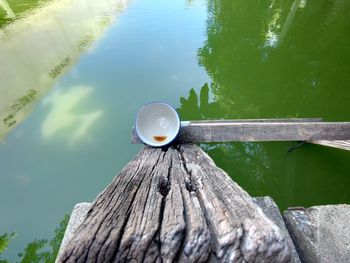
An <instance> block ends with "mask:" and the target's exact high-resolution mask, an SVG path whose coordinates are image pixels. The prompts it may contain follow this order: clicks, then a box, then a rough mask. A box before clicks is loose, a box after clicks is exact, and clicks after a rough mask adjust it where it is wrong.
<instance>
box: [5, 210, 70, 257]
mask: <svg viewBox="0 0 350 263" xmlns="http://www.w3.org/2000/svg"><path fill="white" fill-rule="evenodd" d="M68 221H69V215H65V216H64V217H63V219H62V221H61V222H60V223H59V225H58V226H57V227H56V229H55V235H54V237H53V238H52V239H51V240H47V239H34V240H33V241H31V242H30V243H28V244H27V245H26V247H25V248H24V250H23V251H22V252H20V253H18V257H19V258H20V262H22V263H25V262H30V263H33V262H45V263H54V262H55V261H56V257H57V254H58V251H59V249H60V246H61V242H62V239H63V236H64V232H65V230H66V228H67V225H68ZM17 235H18V234H16V233H11V234H7V233H5V234H2V235H0V262H1V263H8V262H11V261H8V260H6V259H5V258H3V257H2V254H3V252H4V251H5V250H6V249H7V248H8V247H9V246H11V242H12V240H13V239H15V238H16V237H17Z"/></svg>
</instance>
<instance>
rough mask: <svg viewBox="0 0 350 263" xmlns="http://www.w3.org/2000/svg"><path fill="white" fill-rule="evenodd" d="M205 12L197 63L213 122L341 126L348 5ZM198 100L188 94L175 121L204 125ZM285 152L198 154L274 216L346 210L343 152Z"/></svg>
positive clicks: (245, 6) (218, 4) (237, 6)
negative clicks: (302, 120) (326, 207)
mask: <svg viewBox="0 0 350 263" xmlns="http://www.w3.org/2000/svg"><path fill="white" fill-rule="evenodd" d="M208 6H209V8H208V10H209V17H208V20H207V40H206V42H205V44H204V46H203V47H202V48H200V49H199V51H198V58H199V62H200V64H201V65H202V66H203V67H204V68H205V69H206V70H207V73H208V74H209V75H210V77H211V79H212V83H211V84H210V90H211V92H212V93H213V96H214V101H215V102H216V103H217V104H218V108H220V109H221V112H217V114H219V115H220V114H221V116H220V117H222V118H232V119H239V118H246V119H249V118H284V117H323V118H324V119H325V120H332V121H341V120H343V121H348V120H349V111H348V105H347V104H348V102H349V101H350V90H349V88H348V83H350V71H349V67H348V65H349V64H350V56H349V54H350V35H349V28H350V20H349V19H348V17H349V15H350V4H349V2H348V1H344V0H336V1H331V2H329V1H326V0H321V1H308V2H306V1H302V0H289V1H282V0H281V1H279V0H272V1H254V2H253V1H244V0H237V1H229V0H210V1H209V2H208ZM197 100H198V96H197V95H196V94H194V93H193V91H191V92H190V96H189V98H188V99H181V103H182V105H183V106H181V108H186V109H187V110H186V111H182V112H181V108H180V113H181V114H182V116H184V117H186V114H188V116H189V118H192V117H195V118H203V116H204V117H205V115H206V114H203V113H202V112H201V111H202V110H201V108H200V107H197V106H196V105H197V103H198V102H197ZM187 104H189V105H187ZM211 114H214V113H213V112H212V113H211ZM205 118H206V117H205ZM292 145H293V144H292V143H283V142H281V143H232V144H203V145H202V147H203V148H205V149H206V150H207V151H208V153H209V154H210V155H211V157H213V158H214V160H215V162H216V163H217V164H218V165H219V166H220V167H222V168H223V169H224V170H226V171H228V173H229V174H231V176H232V177H233V178H234V179H235V180H236V181H237V182H239V184H241V185H242V186H243V187H244V188H245V189H247V190H248V191H249V192H250V193H251V194H252V195H271V196H273V197H274V198H275V199H276V201H277V202H278V204H279V205H280V207H281V209H284V208H286V207H287V206H292V205H305V206H310V205H315V204H326V203H334V202H339V203H342V202H347V201H348V202H349V201H350V195H349V194H348V191H347V190H346V188H347V187H349V186H350V181H349V180H348V179H347V178H346V175H347V174H348V170H349V168H350V167H349V161H350V156H349V155H348V153H347V152H342V151H337V150H332V149H327V148H322V147H315V146H312V145H304V146H302V147H300V148H298V149H297V150H295V151H293V152H291V153H289V154H288V149H289V147H291V146H292ZM325 160H327V161H326V162H325ZM306 178H307V179H306Z"/></svg>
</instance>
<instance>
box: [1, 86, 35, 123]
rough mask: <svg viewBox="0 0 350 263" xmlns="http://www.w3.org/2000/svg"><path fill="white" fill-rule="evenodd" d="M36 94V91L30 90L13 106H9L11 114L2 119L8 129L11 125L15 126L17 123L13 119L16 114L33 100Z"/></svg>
mask: <svg viewBox="0 0 350 263" xmlns="http://www.w3.org/2000/svg"><path fill="white" fill-rule="evenodd" d="M36 94H37V91H36V90H34V89H30V90H29V91H28V92H27V94H26V95H24V96H23V97H21V98H19V99H18V100H16V101H15V102H14V104H13V105H12V106H11V109H12V111H13V112H12V113H10V114H9V115H7V117H5V118H4V119H3V122H4V124H5V125H7V126H8V127H11V126H12V125H14V124H16V122H17V121H16V120H15V117H16V114H17V112H19V111H20V110H21V109H23V108H24V107H25V106H27V105H28V104H30V103H31V102H32V101H33V100H34V99H35V97H36Z"/></svg>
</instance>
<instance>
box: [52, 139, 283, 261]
mask: <svg viewBox="0 0 350 263" xmlns="http://www.w3.org/2000/svg"><path fill="white" fill-rule="evenodd" d="M289 260H290V248H289V247H288V244H287V242H286V241H285V240H284V238H283V236H282V234H281V233H280V230H279V228H278V227H277V226H275V225H274V224H273V223H272V222H271V221H270V219H268V218H267V217H266V216H265V215H264V214H263V213H262V212H261V209H259V208H257V206H256V205H255V203H254V202H253V200H252V198H251V197H250V196H249V195H248V194H247V193H246V192H245V191H244V190H243V189H242V188H241V187H239V186H238V185H237V184H236V183H235V182H233V181H232V180H231V179H230V178H229V177H228V175H227V174H226V173H225V172H224V171H222V170H221V169H219V168H218V167H216V166H215V164H214V162H213V161H212V160H211V158H210V157H209V156H208V155H207V154H205V153H204V152H203V151H202V150H201V149H200V148H199V147H198V146H196V145H177V146H175V147H169V148H162V149H160V148H150V147H145V148H144V149H143V150H142V151H141V152H140V153H139V154H138V155H137V156H136V157H135V158H134V159H133V160H132V161H131V162H130V163H129V164H128V165H126V166H125V168H124V169H123V170H122V171H121V172H120V173H119V175H117V176H116V177H115V179H114V180H113V181H112V183H111V184H110V185H109V186H108V187H107V188H106V189H105V190H104V191H102V192H101V194H99V195H98V197H97V198H96V200H95V202H94V203H93V204H92V207H91V209H90V211H89V212H88V214H87V217H86V218H85V220H84V221H83V223H82V225H81V226H80V227H79V228H78V229H77V231H76V233H75V234H74V236H73V238H72V240H71V241H70V242H69V243H68V244H67V246H66V247H65V249H64V251H63V252H62V254H61V256H60V258H59V259H58V260H57V262H59V263H61V262H166V263H168V262H208V261H210V262H289Z"/></svg>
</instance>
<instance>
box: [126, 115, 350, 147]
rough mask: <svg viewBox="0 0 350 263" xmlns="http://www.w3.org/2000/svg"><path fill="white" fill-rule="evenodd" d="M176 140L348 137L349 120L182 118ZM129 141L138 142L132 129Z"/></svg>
mask: <svg viewBox="0 0 350 263" xmlns="http://www.w3.org/2000/svg"><path fill="white" fill-rule="evenodd" d="M183 124H185V125H183V126H182V127H181V129H180V134H179V136H178V138H177V141H178V142H180V143H192V142H229V141H315V140H350V122H316V121H309V122H305V121H302V122H299V121H292V122H287V121H283V122H280V121H267V120H263V121H259V120H254V121H252V120H251V121H237V120H230V121H191V122H187V123H186V122H183ZM132 143H140V140H139V139H138V137H137V134H136V132H135V130H134V129H133V131H132Z"/></svg>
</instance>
